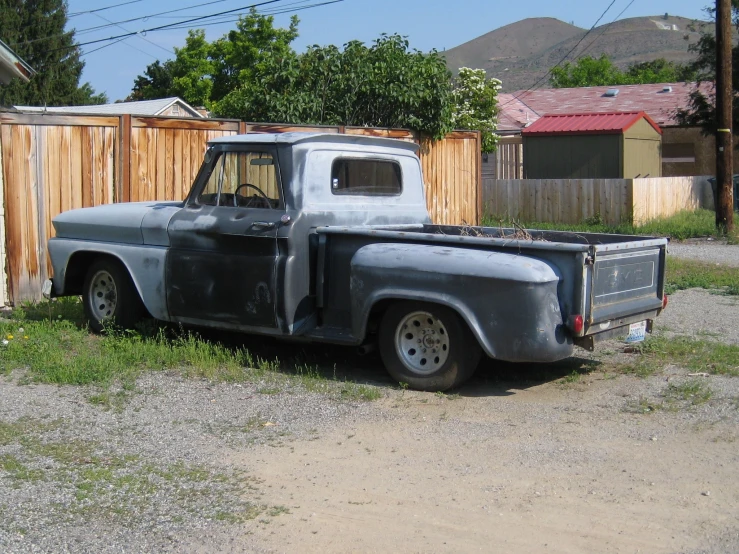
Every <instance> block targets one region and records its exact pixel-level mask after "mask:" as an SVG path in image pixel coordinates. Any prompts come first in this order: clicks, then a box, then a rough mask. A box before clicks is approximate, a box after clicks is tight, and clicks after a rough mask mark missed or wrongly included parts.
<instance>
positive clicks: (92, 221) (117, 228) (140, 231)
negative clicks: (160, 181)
mask: <svg viewBox="0 0 739 554" xmlns="http://www.w3.org/2000/svg"><path fill="white" fill-rule="evenodd" d="M181 208H182V203H181V202H127V203H122V204H106V205H104V206H96V207H94V208H81V209H78V210H70V211H68V212H64V213H61V214H59V215H58V216H56V217H55V218H54V219H53V220H52V223H53V225H54V229H55V230H56V236H57V237H59V238H67V239H79V240H92V241H100V242H118V243H124V244H148V245H155V246H168V245H169V238H168V236H167V225H168V224H169V220H170V219H171V218H172V216H173V215H174V214H175V213H177V212H178V211H179V210H180V209H181Z"/></svg>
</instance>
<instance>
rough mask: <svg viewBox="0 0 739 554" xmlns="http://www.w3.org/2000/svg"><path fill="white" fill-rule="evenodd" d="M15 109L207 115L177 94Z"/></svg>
mask: <svg viewBox="0 0 739 554" xmlns="http://www.w3.org/2000/svg"><path fill="white" fill-rule="evenodd" d="M15 109H16V110H18V111H19V112H24V113H48V114H85V115H127V114H128V115H139V116H157V115H170V116H173V117H207V115H206V114H205V113H204V112H205V110H202V111H201V110H197V109H195V108H193V107H192V106H191V105H190V104H188V103H187V102H185V101H184V100H182V98H178V97H177V96H172V97H170V98H162V99H160V100H141V101H138V102H116V103H114V104H97V105H92V106H58V107H52V106H15Z"/></svg>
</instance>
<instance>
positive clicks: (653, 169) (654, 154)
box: [522, 112, 662, 179]
mask: <svg viewBox="0 0 739 554" xmlns="http://www.w3.org/2000/svg"><path fill="white" fill-rule="evenodd" d="M522 135H523V167H524V178H525V179H634V178H636V177H661V173H662V160H661V157H660V151H661V145H662V131H661V130H660V128H659V126H658V125H657V124H656V123H655V122H654V121H653V120H652V118H650V117H649V116H648V115H647V114H645V113H644V112H611V113H585V114H582V113H579V114H557V115H545V116H543V117H540V118H539V119H538V120H537V121H536V123H534V124H533V125H531V126H529V127H526V128H525V129H523V131H522Z"/></svg>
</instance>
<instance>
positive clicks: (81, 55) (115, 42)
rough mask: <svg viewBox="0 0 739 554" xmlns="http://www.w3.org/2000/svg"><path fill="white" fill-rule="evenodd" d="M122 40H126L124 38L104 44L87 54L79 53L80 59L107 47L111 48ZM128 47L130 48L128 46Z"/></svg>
mask: <svg viewBox="0 0 739 554" xmlns="http://www.w3.org/2000/svg"><path fill="white" fill-rule="evenodd" d="M124 40H126V39H125V38H120V39H118V40H116V41H113V42H111V43H109V44H104V45H103V46H100V47H99V48H94V49H93V50H88V51H87V52H81V53H80V58H81V57H83V56H88V55H90V54H92V53H93V52H97V51H98V50H102V49H103V48H107V47H108V46H113V45H114V44H118V43H119V42H123V41H124ZM129 46H130V44H129Z"/></svg>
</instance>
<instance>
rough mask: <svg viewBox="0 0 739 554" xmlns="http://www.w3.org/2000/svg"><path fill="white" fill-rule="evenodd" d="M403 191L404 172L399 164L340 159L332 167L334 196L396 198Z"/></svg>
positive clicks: (386, 161)
mask: <svg viewBox="0 0 739 554" xmlns="http://www.w3.org/2000/svg"><path fill="white" fill-rule="evenodd" d="M402 190H403V178H402V172H401V170H400V164H398V163H397V162H393V161H388V160H367V159H348V158H339V159H337V160H335V161H334V163H333V166H332V167H331V192H333V193H334V194H356V195H360V196H394V195H398V194H400V192H401V191H402Z"/></svg>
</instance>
